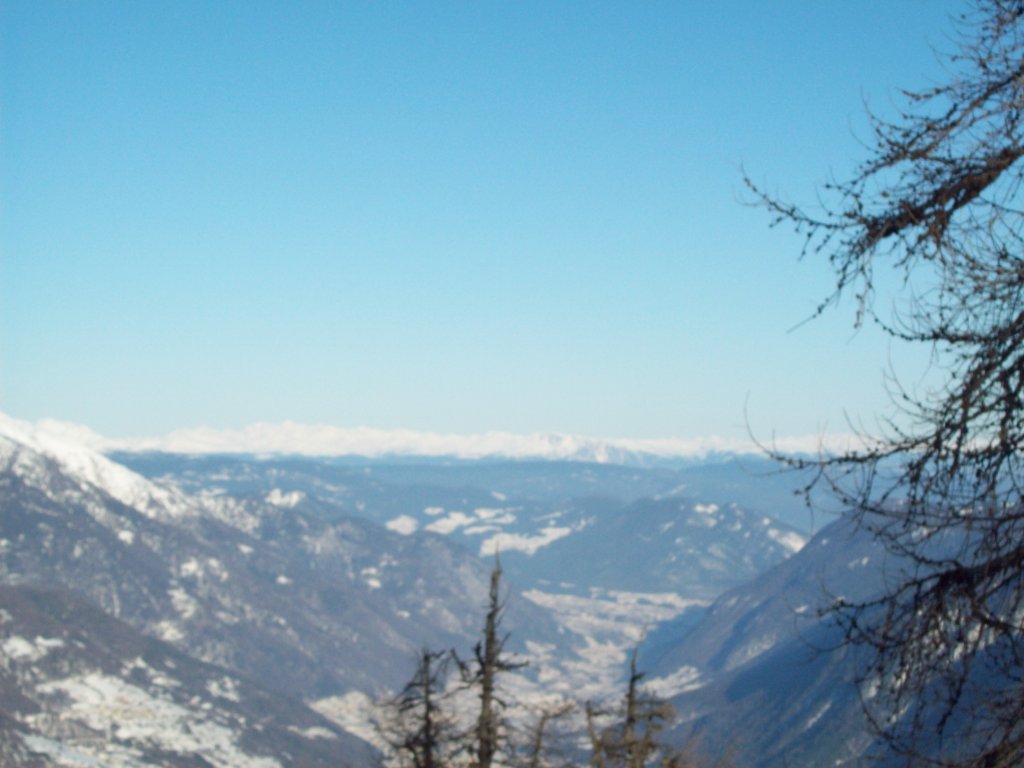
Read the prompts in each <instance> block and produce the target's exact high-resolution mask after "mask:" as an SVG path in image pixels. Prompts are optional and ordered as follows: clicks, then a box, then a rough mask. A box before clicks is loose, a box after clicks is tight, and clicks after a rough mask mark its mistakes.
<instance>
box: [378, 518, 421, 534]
mask: <svg viewBox="0 0 1024 768" xmlns="http://www.w3.org/2000/svg"><path fill="white" fill-rule="evenodd" d="M384 527H385V528H387V529H388V530H389V531H394V532H395V533H400V534H402V535H403V536H411V535H412V534H414V533H416V529H417V528H419V527H420V524H419V523H418V522H416V518H415V517H410V516H409V515H399V516H398V517H396V518H395V519H393V520H388V521H387V522H386V523H385V524H384Z"/></svg>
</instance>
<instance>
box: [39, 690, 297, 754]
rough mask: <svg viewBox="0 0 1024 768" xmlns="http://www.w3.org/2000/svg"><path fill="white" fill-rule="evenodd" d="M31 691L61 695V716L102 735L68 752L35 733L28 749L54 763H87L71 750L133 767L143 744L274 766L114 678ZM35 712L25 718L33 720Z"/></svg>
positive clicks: (231, 736)
mask: <svg viewBox="0 0 1024 768" xmlns="http://www.w3.org/2000/svg"><path fill="white" fill-rule="evenodd" d="M37 691H38V692H39V693H41V694H43V695H63V696H65V697H66V698H67V701H68V705H67V706H66V707H65V709H64V710H63V714H62V717H63V719H65V720H73V721H77V722H80V723H82V724H83V725H85V726H86V727H88V728H90V729H92V730H94V731H97V732H99V733H103V734H106V738H105V739H103V740H101V741H100V742H98V743H96V744H91V745H86V744H75V745H74V752H71V753H69V751H68V750H67V748H65V747H64V745H62V744H60V743H59V742H52V741H49V740H47V739H44V738H40V737H36V738H35V740H34V742H33V746H34V748H36V749H40V748H41V749H43V751H44V752H45V754H47V756H48V757H49V758H50V760H51V762H52V764H54V765H60V766H64V765H79V766H80V765H88V763H83V762H82V760H81V759H76V755H75V753H83V754H84V755H90V754H91V755H93V756H95V757H97V758H102V759H101V760H100V764H103V765H108V766H112V767H113V766H125V767H126V768H127V767H129V766H130V767H131V768H134V766H136V765H144V764H145V763H144V762H143V761H141V760H139V759H138V758H139V757H140V749H141V748H147V749H155V750H163V751H167V752H171V753H177V754H183V755H189V756H191V757H192V758H193V759H195V758H201V759H202V760H205V761H206V762H208V763H209V764H210V765H213V766H217V768H280V763H279V762H278V761H276V760H273V759H271V758H268V757H260V756H256V755H251V754H247V753H246V752H244V751H243V750H242V749H241V747H240V746H239V745H238V744H237V743H236V737H237V733H236V731H235V730H233V729H232V728H231V727H229V725H225V724H221V723H218V722H214V720H213V719H211V718H209V717H208V716H205V715H202V716H200V715H197V714H196V713H195V712H193V711H191V710H188V709H186V708H185V707H183V706H181V705H179V704H177V703H175V702H174V701H173V700H172V699H170V698H165V697H162V696H159V695H154V694H153V693H151V692H149V691H146V690H143V689H142V688H139V687H137V686H134V685H132V684H130V683H127V682H125V681H124V680H121V679H120V678H116V677H110V676H107V675H104V674H101V673H99V672H92V673H89V674H85V675H76V676H72V677H68V678H64V679H62V680H56V681H51V682H47V683H43V684H42V685H40V686H38V687H37ZM38 717H40V715H29V716H27V717H26V718H25V719H26V720H27V721H28V722H29V725H33V723H34V718H38Z"/></svg>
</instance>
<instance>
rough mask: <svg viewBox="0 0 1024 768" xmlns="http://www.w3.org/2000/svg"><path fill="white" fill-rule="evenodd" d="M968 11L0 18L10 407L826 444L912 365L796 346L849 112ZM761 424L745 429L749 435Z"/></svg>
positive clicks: (879, 351) (886, 101)
mask: <svg viewBox="0 0 1024 768" xmlns="http://www.w3.org/2000/svg"><path fill="white" fill-rule="evenodd" d="M960 9H961V4H960V3H954V2H940V1H939V0H898V1H896V2H893V1H891V0H890V1H888V2H882V1H881V0H879V1H877V2H874V1H865V2H852V1H841V0H836V1H835V2H821V0H816V1H815V2H810V1H806V2H805V1H803V0H792V1H788V2H783V3H758V2H751V1H749V0H748V1H746V2H739V1H738V0H732V1H729V0H724V1H722V2H716V3H697V2H683V1H682V0H677V1H676V2H635V3H634V2H629V3H603V2H588V3H582V2H580V3H575V2H573V3H554V2H517V3H500V4H499V3H491V2H478V3H470V2H460V3H454V2H453V3H447V2H436V3H435V2H431V3H426V2H423V3H419V2H412V3H409V2H403V3H398V2H395V3H389V2H385V3H369V2H367V3H357V2H352V3H348V2H345V3H328V2H301V3H263V2H224V3H193V2H185V1H182V0H176V1H175V2H145V3H138V2H125V3H115V2H80V3H76V2H57V3H53V2H47V1H46V0H26V1H21V0H3V1H2V2H0V185H2V186H0V410H2V411H5V412H7V413H9V414H10V415H13V416H16V417H19V418H24V419H38V418H43V417H52V418H59V419H64V420H69V421H75V422H80V423H84V424H87V425H88V426H90V427H92V428H94V429H96V430H98V431H100V432H102V433H105V434H108V435H111V436H131V435H149V434H157V433H162V432H167V431H169V430H172V429H175V428H184V427H193V426H198V425H209V426H213V427H240V426H243V425H245V424H249V423H252V422H256V421H282V420H286V419H291V420H295V421H301V422H310V423H325V424H334V425H338V426H357V425H368V426H373V427H381V428H397V427H405V428H412V429H423V430H435V431H451V432H479V431H486V430H507V431H515V432H528V431H558V432H570V433H579V434H588V435H595V436H607V437H695V436H702V435H710V434H718V435H722V436H732V437H736V436H742V435H744V434H745V427H744V421H745V419H746V418H749V421H750V425H751V426H752V427H753V429H754V430H755V432H757V433H758V434H759V435H770V434H771V433H772V432H775V433H776V434H780V435H796V434H805V433H808V432H815V431H819V430H830V431H842V430H845V424H844V423H843V419H844V413H848V414H850V415H851V416H852V417H854V418H856V419H861V420H863V421H865V422H866V423H867V424H869V425H870V424H871V423H872V422H871V419H872V418H873V417H874V415H875V414H877V413H881V412H884V411H885V410H886V409H887V398H886V396H885V392H884V389H883V371H884V370H885V369H886V367H887V366H888V365H890V364H892V365H894V366H895V367H896V368H897V370H899V371H901V372H903V373H905V374H906V375H907V376H908V377H909V378H910V379H911V380H915V377H917V376H918V375H919V374H920V371H921V370H922V367H923V365H924V363H925V362H926V355H925V354H924V353H922V352H915V351H908V350H904V349H897V348H894V347H892V345H890V343H889V342H888V341H887V340H886V339H884V338H883V337H881V336H880V335H878V334H877V333H876V332H874V331H872V330H870V329H866V330H863V331H861V332H859V333H856V334H855V333H854V332H853V329H852V319H853V315H852V310H851V308H850V307H849V306H845V307H840V308H839V309H837V310H835V311H832V312H830V313H828V314H827V315H826V316H825V317H823V318H821V319H819V320H817V321H815V322H813V323H809V324H806V325H803V326H801V327H800V328H799V329H797V330H795V331H790V330H789V329H791V328H792V327H793V326H794V325H796V324H797V323H799V322H800V321H801V320H803V319H805V318H806V317H807V316H808V315H809V314H810V313H811V311H812V310H813V308H814V306H815V305H816V303H817V302H818V301H819V300H820V299H821V298H822V297H823V296H824V295H825V294H826V293H827V292H828V291H829V288H830V273H829V271H828V269H827V266H826V265H825V264H824V263H819V262H816V261H814V260H810V259H809V260H805V261H798V259H797V255H798V252H799V244H800V241H799V239H798V238H797V237H796V236H794V235H793V234H792V233H790V232H788V231H784V230H770V229H769V228H768V216H767V215H766V214H765V212H764V211H761V210H758V209H755V208H750V207H746V206H744V205H743V204H742V199H743V190H742V173H741V166H742V167H743V168H745V169H746V170H747V171H748V172H749V173H750V174H751V175H752V177H753V178H754V179H755V180H757V181H760V182H763V183H765V184H766V185H767V186H768V187H769V188H770V189H773V190H779V191H780V192H783V193H784V194H786V195H787V196H789V197H791V198H794V199H798V200H813V199H814V196H815V186H816V184H818V183H820V182H822V181H823V180H825V179H826V178H827V177H828V175H829V174H830V173H834V174H836V175H840V176H841V175H842V174H843V173H844V171H846V170H847V169H849V168H850V167H851V166H852V165H853V164H854V163H856V162H857V161H858V160H859V159H861V158H862V157H863V152H864V150H863V147H862V146H861V145H860V143H859V142H858V137H859V136H860V137H863V136H865V135H866V130H865V121H864V117H863V106H864V103H865V102H866V103H869V104H870V105H871V106H872V108H874V109H876V110H878V111H880V112H883V113H885V112H887V111H891V110H892V108H893V107H894V105H895V104H897V103H898V102H897V99H896V96H895V93H896V88H898V87H901V86H918V85H921V84H923V83H926V82H928V81H929V78H937V77H941V75H942V69H941V66H940V65H939V64H938V63H937V62H936V60H935V55H934V50H933V49H934V48H939V49H948V48H949V47H950V43H949V34H950V24H949V15H950V14H951V13H955V12H957V11H959V10H960ZM745 412H746V414H747V415H746V416H745Z"/></svg>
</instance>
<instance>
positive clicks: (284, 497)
mask: <svg viewBox="0 0 1024 768" xmlns="http://www.w3.org/2000/svg"><path fill="white" fill-rule="evenodd" d="M305 498H306V494H305V493H303V492H302V491H289V492H288V493H284V492H282V491H281V489H280V488H275V489H274V490H272V491H271V492H270V493H268V494H267V496H266V502H267V503H268V504H273V505H274V506H275V507H286V508H288V509H292V508H294V507H296V506H298V505H299V504H301V503H302V501H303V500H304V499H305Z"/></svg>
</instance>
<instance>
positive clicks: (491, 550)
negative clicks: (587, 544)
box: [480, 527, 573, 557]
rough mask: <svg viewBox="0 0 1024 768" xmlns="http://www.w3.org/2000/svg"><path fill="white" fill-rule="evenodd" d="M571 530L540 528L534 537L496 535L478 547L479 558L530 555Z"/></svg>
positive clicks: (511, 534)
mask: <svg viewBox="0 0 1024 768" xmlns="http://www.w3.org/2000/svg"><path fill="white" fill-rule="evenodd" d="M572 531H573V529H572V528H564V527H551V528H541V530H540V531H539V533H537V535H535V536H529V535H526V534H522V533H497V534H495V535H494V536H491V538H489V539H486V540H485V541H484V542H483V543H482V544H481V545H480V557H490V556H491V555H494V554H495V553H497V552H509V551H511V550H516V551H518V552H525V553H526V554H527V555H532V554H533V553H534V552H536V551H537V550H538V549H540V548H541V547H546V546H547V545H548V544H551V543H552V542H554V541H558V540H559V539H562V538H565V537H566V536H568V535H569V534H570V533H572Z"/></svg>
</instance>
